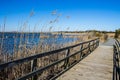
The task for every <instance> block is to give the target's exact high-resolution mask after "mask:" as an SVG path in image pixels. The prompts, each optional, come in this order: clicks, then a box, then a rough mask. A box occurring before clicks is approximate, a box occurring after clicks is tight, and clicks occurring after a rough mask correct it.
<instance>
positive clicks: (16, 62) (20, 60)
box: [0, 38, 99, 70]
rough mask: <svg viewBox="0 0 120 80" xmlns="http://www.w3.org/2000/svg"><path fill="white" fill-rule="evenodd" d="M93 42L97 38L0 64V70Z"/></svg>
mask: <svg viewBox="0 0 120 80" xmlns="http://www.w3.org/2000/svg"><path fill="white" fill-rule="evenodd" d="M95 40H99V38H96V39H93V40H90V41H85V42H81V43H79V44H76V45H72V46H68V47H64V48H61V49H57V50H53V51H49V52H44V53H40V54H36V55H32V56H29V57H25V58H21V59H17V60H13V61H9V62H7V63H2V64H0V70H2V69H4V68H6V67H12V66H14V65H17V64H20V63H23V62H27V61H30V60H34V59H37V58H40V57H43V56H48V55H51V54H55V53H57V52H61V51H64V50H67V49H69V48H73V47H76V46H79V45H82V44H85V43H89V42H92V41H95Z"/></svg>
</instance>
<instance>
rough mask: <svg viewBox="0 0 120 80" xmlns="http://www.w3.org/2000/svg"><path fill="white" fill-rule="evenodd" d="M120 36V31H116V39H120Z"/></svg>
mask: <svg viewBox="0 0 120 80" xmlns="http://www.w3.org/2000/svg"><path fill="white" fill-rule="evenodd" d="M119 36H120V29H117V30H115V38H119Z"/></svg>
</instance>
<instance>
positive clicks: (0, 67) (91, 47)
mask: <svg viewBox="0 0 120 80" xmlns="http://www.w3.org/2000/svg"><path fill="white" fill-rule="evenodd" d="M83 45H87V47H82V48H80V50H79V51H77V52H74V53H72V54H70V50H71V49H73V48H75V47H80V46H83ZM98 45H99V38H96V39H94V40H90V41H86V42H81V43H79V44H76V45H73V46H68V47H64V48H61V49H57V50H53V51H49V52H44V53H40V54H36V55H33V56H29V57H26V58H21V59H17V60H13V61H10V62H7V63H2V64H0V71H2V70H4V69H6V68H12V67H14V66H16V65H19V64H22V63H25V62H28V61H33V64H32V71H31V72H29V73H27V74H25V75H23V76H20V77H18V78H16V79H17V80H25V79H29V78H31V79H34V80H37V79H38V78H39V76H38V74H39V75H42V73H43V72H44V71H45V70H47V69H48V71H49V68H51V67H53V66H56V65H59V64H60V65H61V66H58V67H60V68H64V69H63V70H62V71H63V72H64V71H66V70H68V69H69V68H70V67H71V66H73V65H74V64H75V63H78V62H79V61H80V60H82V59H83V58H84V57H86V56H87V55H88V54H90V53H91V52H92V51H93V50H94V49H95V48H97V47H98ZM66 50H69V51H68V53H69V54H68V55H66V53H65V54H64V56H65V55H66V57H63V58H62V59H58V60H57V61H52V62H51V63H50V64H48V65H45V66H43V67H38V68H37V63H38V62H37V61H38V59H41V58H45V57H46V56H51V55H59V54H58V53H59V52H62V51H66ZM85 50H86V51H87V52H86V51H85ZM85 52H86V53H85ZM83 54H84V55H83ZM76 55H78V56H79V59H78V60H77V58H76V57H75V56H76ZM61 56H62V55H61ZM72 57H75V58H73V59H74V62H71V61H70V60H69V59H71V58H72ZM61 62H63V63H64V64H61ZM58 72H59V70H58ZM60 74H61V72H59V73H57V74H53V76H52V77H50V78H49V79H54V78H57V76H59V75H60Z"/></svg>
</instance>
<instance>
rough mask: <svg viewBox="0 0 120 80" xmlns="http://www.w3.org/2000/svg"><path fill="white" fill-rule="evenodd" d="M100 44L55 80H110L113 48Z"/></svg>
mask: <svg viewBox="0 0 120 80" xmlns="http://www.w3.org/2000/svg"><path fill="white" fill-rule="evenodd" d="M110 42H113V40H112V39H110V40H108V42H107V43H105V44H101V45H100V46H99V47H98V48H97V49H96V50H95V51H94V52H92V53H91V54H90V55H89V56H88V57H86V58H85V59H83V60H82V61H81V62H79V63H78V64H77V65H75V66H74V67H73V68H71V69H70V70H68V71H67V72H65V73H64V74H63V75H61V76H60V77H59V78H57V80H112V70H113V57H112V56H113V47H112V46H109V45H107V44H108V43H110Z"/></svg>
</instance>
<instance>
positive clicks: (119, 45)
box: [113, 39, 120, 80]
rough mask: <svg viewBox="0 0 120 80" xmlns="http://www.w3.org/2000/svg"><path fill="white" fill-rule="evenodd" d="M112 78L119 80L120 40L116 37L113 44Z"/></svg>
mask: <svg viewBox="0 0 120 80" xmlns="http://www.w3.org/2000/svg"><path fill="white" fill-rule="evenodd" d="M113 52H114V53H113V80H120V42H119V41H118V40H117V39H116V40H115V44H114V45H113Z"/></svg>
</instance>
